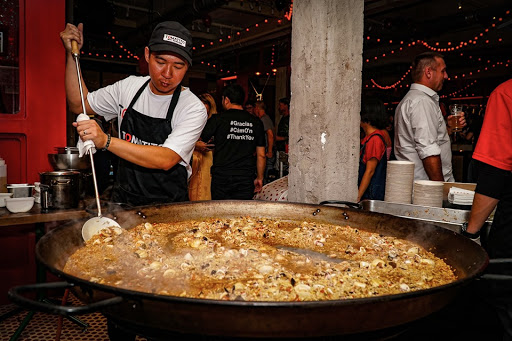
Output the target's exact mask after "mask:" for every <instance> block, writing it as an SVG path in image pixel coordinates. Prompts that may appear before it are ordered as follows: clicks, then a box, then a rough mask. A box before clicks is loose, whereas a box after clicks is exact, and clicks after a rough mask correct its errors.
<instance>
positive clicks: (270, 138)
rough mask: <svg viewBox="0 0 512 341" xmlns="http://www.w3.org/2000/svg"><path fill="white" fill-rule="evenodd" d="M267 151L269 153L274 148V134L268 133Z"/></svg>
mask: <svg viewBox="0 0 512 341" xmlns="http://www.w3.org/2000/svg"><path fill="white" fill-rule="evenodd" d="M267 135H268V150H269V151H271V150H273V148H274V133H272V131H268V134H267Z"/></svg>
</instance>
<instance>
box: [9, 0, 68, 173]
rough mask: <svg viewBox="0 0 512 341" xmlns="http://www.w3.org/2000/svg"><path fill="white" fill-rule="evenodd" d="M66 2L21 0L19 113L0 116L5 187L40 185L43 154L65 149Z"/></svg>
mask: <svg viewBox="0 0 512 341" xmlns="http://www.w3.org/2000/svg"><path fill="white" fill-rule="evenodd" d="M64 27H65V0H45V1H41V0H20V47H19V49H20V59H19V60H20V62H19V64H20V65H19V66H20V113H18V114H15V115H10V114H0V157H2V158H4V159H5V160H6V163H7V182H8V183H25V182H28V183H33V182H34V181H39V172H43V171H49V170H52V168H51V166H50V163H49V161H48V153H53V152H54V147H64V146H66V94H65V89H64V64H65V53H64V48H63V47H62V43H61V41H60V38H59V32H60V31H62V30H63V29H64Z"/></svg>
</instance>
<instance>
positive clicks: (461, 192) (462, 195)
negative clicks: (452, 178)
mask: <svg viewBox="0 0 512 341" xmlns="http://www.w3.org/2000/svg"><path fill="white" fill-rule="evenodd" d="M474 196H475V191H469V190H467V189H463V188H458V187H452V188H450V191H449V192H448V201H449V202H450V203H452V204H455V205H473V198H474Z"/></svg>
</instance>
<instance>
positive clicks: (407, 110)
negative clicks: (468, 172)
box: [394, 52, 465, 182]
mask: <svg viewBox="0 0 512 341" xmlns="http://www.w3.org/2000/svg"><path fill="white" fill-rule="evenodd" d="M411 77H412V80H413V82H414V83H413V84H412V85H411V88H410V89H409V91H408V92H407V94H406V95H405V97H404V98H403V99H402V101H401V102H400V103H399V104H398V106H397V108H396V114H395V147H394V151H395V157H396V159H397V160H399V161H411V162H414V180H435V181H451V182H453V181H455V179H454V177H453V173H452V151H451V142H450V137H449V136H448V132H447V128H446V123H445V121H444V119H443V115H442V113H441V109H440V107H439V95H438V94H437V92H438V91H440V90H441V89H442V87H443V83H444V81H445V80H446V79H448V73H447V72H446V64H445V62H444V59H443V55H441V54H439V53H437V52H425V53H422V54H420V55H418V56H416V58H415V59H414V62H413V64H412V70H411ZM459 121H460V124H461V125H462V126H463V125H465V120H464V117H463V116H462V117H461V118H460V119H459Z"/></svg>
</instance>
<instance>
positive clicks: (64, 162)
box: [48, 153, 91, 170]
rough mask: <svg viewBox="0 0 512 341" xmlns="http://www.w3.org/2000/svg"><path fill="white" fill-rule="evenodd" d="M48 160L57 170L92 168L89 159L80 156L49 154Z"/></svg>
mask: <svg viewBox="0 0 512 341" xmlns="http://www.w3.org/2000/svg"><path fill="white" fill-rule="evenodd" d="M48 160H49V161H50V164H51V165H52V167H53V169H55V170H84V169H90V168H91V162H90V160H89V158H88V157H82V158H81V157H79V154H72V153H65V154H48Z"/></svg>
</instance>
